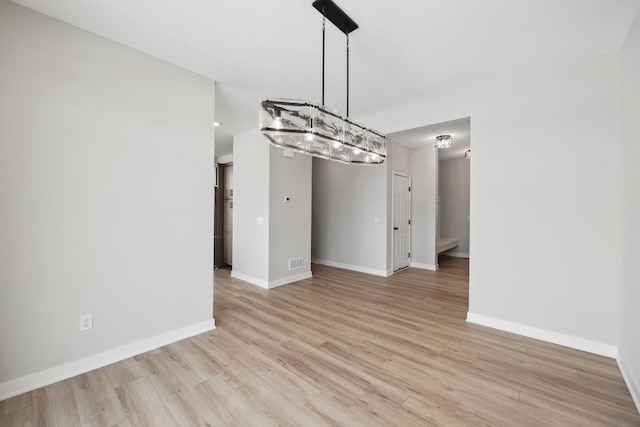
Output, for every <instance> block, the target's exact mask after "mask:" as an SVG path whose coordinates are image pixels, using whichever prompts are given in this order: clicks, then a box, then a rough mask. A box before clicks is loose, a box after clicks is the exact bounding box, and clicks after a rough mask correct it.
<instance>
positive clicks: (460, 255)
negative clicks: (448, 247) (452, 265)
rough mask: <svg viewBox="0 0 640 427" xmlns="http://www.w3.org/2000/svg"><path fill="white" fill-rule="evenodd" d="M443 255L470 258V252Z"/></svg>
mask: <svg viewBox="0 0 640 427" xmlns="http://www.w3.org/2000/svg"><path fill="white" fill-rule="evenodd" d="M442 255H446V256H453V257H456V258H467V259H468V258H469V252H443V253H442Z"/></svg>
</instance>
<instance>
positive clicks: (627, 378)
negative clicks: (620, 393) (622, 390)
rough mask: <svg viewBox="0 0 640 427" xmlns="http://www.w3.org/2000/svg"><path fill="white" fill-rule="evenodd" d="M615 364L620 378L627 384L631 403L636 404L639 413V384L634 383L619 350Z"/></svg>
mask: <svg viewBox="0 0 640 427" xmlns="http://www.w3.org/2000/svg"><path fill="white" fill-rule="evenodd" d="M617 362H618V368H620V372H621V373H622V378H624V382H625V383H627V388H628V389H629V393H630V394H631V398H632V399H633V403H635V404H636V408H637V409H638V412H640V382H636V381H634V377H633V375H631V370H630V369H629V366H628V365H627V362H626V359H625V358H624V355H623V354H622V352H621V351H620V350H618V358H617Z"/></svg>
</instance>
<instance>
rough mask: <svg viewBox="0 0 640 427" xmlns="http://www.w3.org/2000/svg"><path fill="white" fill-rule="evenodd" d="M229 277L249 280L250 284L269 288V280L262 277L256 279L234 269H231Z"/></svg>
mask: <svg viewBox="0 0 640 427" xmlns="http://www.w3.org/2000/svg"><path fill="white" fill-rule="evenodd" d="M231 277H233V278H234V279H240V280H244V281H245V282H249V283H251V284H252V285H256V286H260V287H261V288H265V289H269V282H267V281H266V280H262V279H256V278H255V277H252V276H249V275H247V274H243V273H238V272H237V271H235V270H231Z"/></svg>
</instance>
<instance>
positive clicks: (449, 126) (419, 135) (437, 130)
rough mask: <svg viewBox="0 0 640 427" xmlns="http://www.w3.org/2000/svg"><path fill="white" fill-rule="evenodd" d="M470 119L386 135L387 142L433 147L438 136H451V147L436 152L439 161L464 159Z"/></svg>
mask: <svg viewBox="0 0 640 427" xmlns="http://www.w3.org/2000/svg"><path fill="white" fill-rule="evenodd" d="M470 127H471V118H470V117H465V118H463V119H457V120H451V121H448V122H443V123H436V124H432V125H428V126H421V127H419V128H415V129H408V130H404V131H402V132H395V133H392V134H389V135H387V136H388V138H389V140H391V141H394V142H399V143H401V144H402V145H405V146H407V147H409V148H416V147H424V146H427V145H434V144H435V143H436V137H437V136H439V135H451V137H452V138H453V147H450V148H443V149H441V150H438V159H439V160H451V159H454V158H456V157H464V152H465V151H467V150H468V149H469V148H471V140H470V136H471V129H470Z"/></svg>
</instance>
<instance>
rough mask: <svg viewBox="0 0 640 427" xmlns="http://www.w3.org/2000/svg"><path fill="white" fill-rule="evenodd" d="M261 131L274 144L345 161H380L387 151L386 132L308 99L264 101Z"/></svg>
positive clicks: (374, 162) (375, 162)
mask: <svg viewBox="0 0 640 427" xmlns="http://www.w3.org/2000/svg"><path fill="white" fill-rule="evenodd" d="M260 131H261V132H262V134H263V135H264V136H266V137H267V138H268V139H269V142H270V143H271V144H272V145H275V146H278V147H283V148H291V149H294V150H297V151H299V152H303V153H306V154H310V155H312V156H316V157H321V158H325V159H329V160H336V161H338V162H342V163H355V164H380V163H382V162H384V159H385V157H386V154H387V144H386V137H385V136H384V135H383V134H381V133H379V132H376V131H374V130H372V129H368V128H366V127H364V126H362V125H361V124H359V123H357V122H355V121H353V120H351V119H346V118H343V117H341V116H340V115H338V114H337V113H336V112H334V111H331V110H329V109H327V108H325V107H322V106H320V105H315V104H311V103H309V102H305V101H297V100H287V99H274V100H264V101H262V102H261V103H260Z"/></svg>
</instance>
